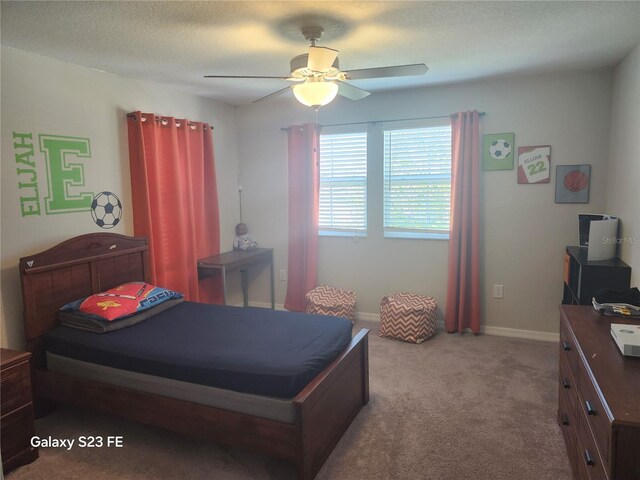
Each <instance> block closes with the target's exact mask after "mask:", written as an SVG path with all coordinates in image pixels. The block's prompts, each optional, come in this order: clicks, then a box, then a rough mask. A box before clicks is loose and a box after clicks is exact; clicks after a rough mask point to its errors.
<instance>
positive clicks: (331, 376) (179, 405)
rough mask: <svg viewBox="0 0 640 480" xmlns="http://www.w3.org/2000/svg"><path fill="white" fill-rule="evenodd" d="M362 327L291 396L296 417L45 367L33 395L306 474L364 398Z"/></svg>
mask: <svg viewBox="0 0 640 480" xmlns="http://www.w3.org/2000/svg"><path fill="white" fill-rule="evenodd" d="M368 333H369V330H367V329H363V330H361V331H360V332H359V333H358V334H357V335H356V336H355V337H354V338H353V339H352V341H351V343H350V344H349V346H348V347H347V349H346V350H345V351H344V352H343V353H342V354H341V355H340V357H338V358H337V359H336V360H335V361H334V362H333V363H332V364H331V365H329V366H328V367H327V368H326V369H325V370H323V371H322V372H321V373H320V374H319V375H318V376H317V377H316V378H315V379H314V380H313V381H312V382H311V383H310V384H309V385H307V387H305V388H304V389H303V390H302V392H300V394H298V396H296V397H295V398H294V400H293V402H294V404H295V408H296V422H295V423H294V424H289V423H284V422H278V421H275V420H269V419H264V418H259V417H255V416H252V415H247V414H243V413H238V412H233V411H229V410H224V409H220V408H215V407H209V406H206V405H200V404H196V403H192V402H188V401H185V400H177V399H173V398H168V397H163V396H160V395H154V394H149V393H144V392H138V391H135V390H129V389H125V388H120V387H115V386H112V385H108V384H104V383H100V382H95V381H92V380H86V379H81V378H77V377H73V376H70V375H65V374H61V373H56V372H49V371H46V370H36V371H35V375H34V377H35V378H34V386H35V395H36V399H47V400H54V401H57V402H61V403H65V404H70V405H76V406H81V407H85V408H88V409H92V410H97V411H100V412H103V413H107V414H111V415H115V416H120V417H123V418H127V419H129V420H134V421H136V422H140V423H143V424H146V425H153V426H157V427H162V428H166V429H168V430H171V431H175V432H178V433H183V434H187V435H191V436H196V437H199V438H204V439H207V440H212V441H215V442H218V443H223V444H227V445H232V446H237V447H241V448H244V449H247V450H251V451H255V452H259V453H265V454H267V455H272V456H275V457H279V458H283V459H286V460H289V461H291V462H293V463H295V464H296V465H297V467H298V477H299V479H300V480H310V479H313V478H314V477H315V475H316V474H317V473H318V471H319V470H320V468H321V467H322V465H323V463H324V462H325V460H326V459H327V457H328V456H329V455H330V454H331V451H332V450H333V448H334V447H335V445H336V444H337V443H338V441H339V440H340V438H341V437H342V435H343V434H344V432H345V431H346V429H347V428H348V426H349V424H350V423H351V421H352V420H353V418H354V417H355V416H356V415H357V414H358V412H359V411H360V408H361V407H362V406H363V405H365V404H366V403H367V402H368V401H369V372H368V337H367V335H368Z"/></svg>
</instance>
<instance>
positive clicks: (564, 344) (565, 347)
mask: <svg viewBox="0 0 640 480" xmlns="http://www.w3.org/2000/svg"><path fill="white" fill-rule="evenodd" d="M562 349H563V350H564V351H565V352H568V351H570V350H571V344H570V343H569V342H567V341H566V340H565V341H563V342H562Z"/></svg>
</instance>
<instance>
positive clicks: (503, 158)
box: [482, 133, 515, 170]
mask: <svg viewBox="0 0 640 480" xmlns="http://www.w3.org/2000/svg"><path fill="white" fill-rule="evenodd" d="M513 137H514V134H513V133H492V134H488V135H485V136H484V137H483V138H482V169H483V170H512V169H513V152H514V149H515V145H514V144H513Z"/></svg>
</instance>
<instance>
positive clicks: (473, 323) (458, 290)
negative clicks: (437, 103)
mask: <svg viewBox="0 0 640 480" xmlns="http://www.w3.org/2000/svg"><path fill="white" fill-rule="evenodd" d="M451 127H452V131H451V147H452V149H451V237H450V239H449V280H448V284H447V308H446V313H445V321H444V323H445V328H446V330H447V332H449V333H453V332H456V331H457V332H460V333H462V332H463V331H464V330H465V329H466V328H470V329H471V331H472V332H473V333H480V192H479V188H480V187H479V184H480V142H479V138H480V115H479V114H478V112H477V111H475V110H474V111H471V112H460V113H457V114H453V115H451Z"/></svg>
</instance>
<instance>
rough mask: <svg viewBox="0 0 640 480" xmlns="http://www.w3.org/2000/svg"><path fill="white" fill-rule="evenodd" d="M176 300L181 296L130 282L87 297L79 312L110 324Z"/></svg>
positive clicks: (145, 284) (163, 289)
mask: <svg viewBox="0 0 640 480" xmlns="http://www.w3.org/2000/svg"><path fill="white" fill-rule="evenodd" d="M177 298H183V295H182V294H181V293H178V292H174V291H172V290H167V289H165V288H160V287H156V286H154V285H150V284H148V283H144V282H131V283H124V284H122V285H120V286H118V287H116V288H112V289H111V290H107V291H106V292H101V293H96V294H95V295H91V296H90V297H87V298H86V299H85V300H84V301H83V302H82V303H81V304H80V307H79V310H80V311H81V312H83V313H86V314H90V315H95V316H97V317H100V318H102V319H104V320H107V321H109V322H111V321H114V320H119V319H122V318H125V317H128V316H130V315H133V314H135V313H140V312H142V311H144V310H148V309H150V308H152V307H155V306H156V305H160V304H162V303H164V302H166V301H168V300H172V299H177ZM74 303H75V302H74ZM70 305H71V304H69V305H65V306H64V307H62V310H65V308H66V307H67V306H70Z"/></svg>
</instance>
